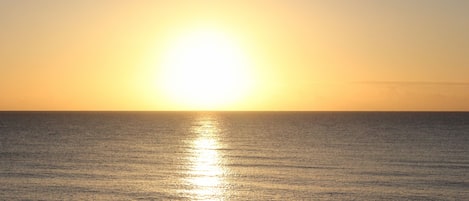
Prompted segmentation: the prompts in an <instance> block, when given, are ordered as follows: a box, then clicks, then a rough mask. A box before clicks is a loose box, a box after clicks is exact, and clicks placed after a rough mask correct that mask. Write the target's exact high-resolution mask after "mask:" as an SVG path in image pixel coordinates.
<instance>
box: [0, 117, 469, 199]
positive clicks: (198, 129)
mask: <svg viewBox="0 0 469 201" xmlns="http://www.w3.org/2000/svg"><path fill="white" fill-rule="evenodd" d="M468 134H469V113H412V112H402V113H400V112H399V113H379V112H344V113H341V112H323V113H321V112H213V113H203V112H202V113H198V112H0V200H466V199H467V198H468V197H469V192H468V191H467V189H468V188H469V182H468V181H469V175H468V172H469V146H468V144H469V135H468Z"/></svg>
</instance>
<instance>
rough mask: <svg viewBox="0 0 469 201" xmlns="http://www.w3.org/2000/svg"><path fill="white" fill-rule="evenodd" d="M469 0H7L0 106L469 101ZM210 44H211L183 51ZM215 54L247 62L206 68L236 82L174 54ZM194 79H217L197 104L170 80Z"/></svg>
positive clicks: (436, 104) (0, 46) (0, 20)
mask: <svg viewBox="0 0 469 201" xmlns="http://www.w3.org/2000/svg"><path fill="white" fill-rule="evenodd" d="M468 10H469V1H464V0H460V1H456V0H454V1H453V0H448V1H436V0H435V1H433V0H413V1H404V0H402V1H401V0H393V1H391V0H390V1H365V0H363V1H360V0H359V1H346V0H343V1H335V0H332V1H306V0H292V1H279V0H278V1H275V0H266V1H242V0H240V1H209V0H198V1H196V0H194V1H163V0H162V1H143V0H142V1H130V0H129V1H110V0H109V1H105V0H98V1H91V0H90V1H86V0H83V1H57V0H54V1H52V0H51V1H47V0H42V1H35V0H3V1H0V110H198V109H214V110H347V111H350V110H391V111H395V110H454V111H469V101H468V100H469V37H468V36H469V12H467V11H468ZM200 30H203V31H202V32H204V33H205V32H207V30H210V31H211V32H210V34H211V33H212V32H213V33H215V34H212V35H213V37H211V36H212V35H210V34H208V35H207V36H210V37H205V36H201V37H199V36H198V35H197V33H198V31H200ZM204 37H205V38H204ZM193 38H195V39H193ZM200 38H202V39H200ZM207 38H208V39H207ZM212 38H219V39H212ZM186 39H187V40H186ZM181 41H182V42H181ZM184 41H186V42H184ZM201 41H202V42H203V41H205V42H206V43H213V45H212V46H213V48H212V49H202V50H203V51H202V53H198V51H199V50H200V49H197V48H194V49H195V50H190V48H189V50H187V48H186V49H184V48H183V49H178V48H180V46H183V47H184V45H187V44H192V43H194V44H197V43H201ZM204 44H205V43H204ZM186 50H187V51H186ZM179 52H181V53H180V55H179ZM233 54H236V56H233ZM168 55H169V56H168ZM171 55H173V56H171ZM212 55H218V56H216V57H217V58H225V59H223V60H221V61H217V62H218V63H217V62H215V63H216V64H217V65H222V66H224V65H232V64H233V63H236V64H237V65H236V68H237V66H241V67H240V68H242V70H241V71H239V69H237V70H238V71H236V72H235V71H233V73H226V75H223V76H222V75H219V74H216V73H215V71H217V70H216V69H212V68H207V69H208V70H207V69H205V71H210V72H212V71H213V72H214V73H213V75H212V76H215V77H219V78H221V80H220V82H219V83H221V82H222V80H223V81H225V80H231V81H232V82H231V83H226V84H217V83H216V82H214V81H213V80H211V79H206V77H203V76H204V75H199V76H202V77H199V79H198V80H201V81H202V80H205V81H206V83H203V84H200V83H199V82H198V81H197V80H192V78H189V77H187V75H184V76H186V77H185V78H184V76H182V75H181V76H179V74H184V73H183V72H186V71H190V73H192V74H197V72H198V71H197V70H195V71H194V69H197V68H199V67H200V68H202V67H201V65H195V64H194V65H192V64H193V63H191V62H186V63H183V64H180V63H177V62H176V63H177V64H175V61H174V60H177V61H179V60H185V59H186V58H188V57H190V58H192V57H194V58H196V59H197V58H200V57H202V58H203V57H211V56H212ZM169 58H173V60H171V59H169ZM190 61H192V60H190ZM227 61H230V62H227ZM171 62H172V63H171ZM210 62H212V61H210ZM224 62H225V63H224ZM177 65H179V67H180V69H179V70H178V71H175V72H172V71H171V69H172V68H176V67H175V66H177ZM233 65H234V64H233ZM189 69H191V70H189ZM169 71H171V72H172V73H173V74H172V75H171V76H168V74H166V73H167V72H169ZM173 71H174V70H173ZM199 71H204V70H199ZM210 72H205V73H204V74H205V75H206V74H211V73H210ZM230 72H231V71H230ZM178 73H179V74H178ZM233 74H236V75H237V76H236V77H230V76H231V75H233ZM238 75H239V76H238ZM181 77H182V78H181ZM183 78H184V80H183ZM161 80H167V81H166V85H169V88H168V86H166V91H165V90H164V89H163V88H162V87H161V85H164V84H163V83H162V81H161ZM168 80H169V81H168ZM188 80H190V82H192V83H194V85H193V87H194V88H197V87H198V88H202V87H205V86H206V85H213V86H218V87H219V88H216V89H214V90H211V91H210V90H208V91H207V90H205V91H203V92H201V93H200V94H202V95H204V97H206V99H200V100H198V101H199V102H203V101H206V102H205V105H204V106H201V104H200V103H197V104H195V103H191V101H193V100H192V99H197V98H195V97H194V95H193V94H192V95H188V94H187V93H192V92H193V91H191V90H192V88H187V87H186V88H185V89H181V87H179V86H174V85H177V84H174V83H181V82H187V83H189V82H188ZM168 83H173V84H168ZM178 87H179V88H178ZM168 90H169V91H171V90H172V91H173V92H176V94H177V95H170V94H171V93H173V92H168ZM178 90H179V91H178ZM188 90H189V91H190V92H188ZM194 90H196V89H194ZM196 92H197V91H196ZM184 93H186V94H184ZM204 93H205V94H204ZM210 93H212V94H210ZM238 93H239V95H238ZM233 94H235V95H236V96H234V95H233ZM231 96H233V97H232V99H230V100H231V101H226V102H224V103H222V102H221V101H223V100H224V98H227V97H231ZM175 97H176V98H175ZM177 97H179V99H190V100H176V99H177ZM207 97H208V98H207ZM208 99H210V100H212V101H211V102H210V101H209V100H208ZM207 101H208V102H207ZM217 101H219V102H217ZM212 104H213V105H212Z"/></svg>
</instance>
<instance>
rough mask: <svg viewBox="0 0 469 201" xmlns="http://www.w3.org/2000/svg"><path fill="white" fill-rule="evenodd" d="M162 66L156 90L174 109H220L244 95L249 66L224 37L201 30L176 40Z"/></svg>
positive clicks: (237, 48)
mask: <svg viewBox="0 0 469 201" xmlns="http://www.w3.org/2000/svg"><path fill="white" fill-rule="evenodd" d="M164 60H165V61H164V62H163V64H162V70H163V72H162V73H161V74H160V75H161V76H162V77H161V79H160V81H161V83H160V86H162V87H163V90H164V91H165V93H166V94H167V95H168V96H169V97H170V98H171V99H172V101H174V102H175V103H177V104H178V105H180V106H182V107H188V108H191V109H220V108H223V107H226V106H230V104H233V103H235V102H236V101H239V100H240V99H241V98H243V97H244V96H246V95H247V92H248V90H249V87H250V82H251V80H252V79H251V77H250V73H249V62H248V59H247V57H246V55H245V54H244V52H243V51H242V50H241V48H240V46H239V45H238V44H237V43H236V42H235V41H234V40H233V38H230V37H229V36H228V35H227V34H224V33H223V32H219V31H216V30H211V29H201V30H196V31H193V32H189V33H186V34H185V35H182V36H180V37H178V38H177V39H176V40H175V41H174V43H172V44H171V46H170V48H169V50H168V51H167V54H166V55H165V57H164Z"/></svg>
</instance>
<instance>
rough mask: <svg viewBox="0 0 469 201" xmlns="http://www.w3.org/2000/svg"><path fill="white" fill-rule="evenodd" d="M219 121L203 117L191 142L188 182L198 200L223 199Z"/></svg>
mask: <svg viewBox="0 0 469 201" xmlns="http://www.w3.org/2000/svg"><path fill="white" fill-rule="evenodd" d="M217 123H218V122H217V121H216V120H215V119H214V118H213V117H210V116H204V117H201V118H200V119H199V120H197V122H196V123H195V124H194V126H193V128H192V132H193V133H194V134H195V135H196V136H195V138H194V140H193V141H192V143H191V145H190V146H191V149H190V152H191V153H190V154H191V156H190V163H191V168H190V172H189V178H188V182H189V184H190V185H191V186H192V191H191V194H192V195H193V196H194V199H196V200H223V199H222V195H223V192H222V190H223V174H224V171H223V168H222V166H221V163H222V159H221V157H220V153H219V149H220V146H221V145H220V143H219V142H218V135H219V128H218V126H217Z"/></svg>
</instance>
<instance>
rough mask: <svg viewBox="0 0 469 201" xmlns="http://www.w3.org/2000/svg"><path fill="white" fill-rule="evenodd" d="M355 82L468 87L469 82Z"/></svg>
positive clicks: (361, 82)
mask: <svg viewBox="0 0 469 201" xmlns="http://www.w3.org/2000/svg"><path fill="white" fill-rule="evenodd" d="M354 83H355V84H366V85H401V86H463V87H469V82H425V81H360V82H354Z"/></svg>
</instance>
